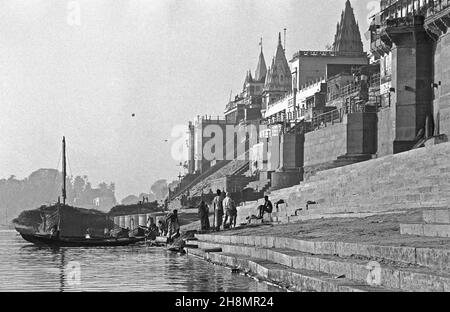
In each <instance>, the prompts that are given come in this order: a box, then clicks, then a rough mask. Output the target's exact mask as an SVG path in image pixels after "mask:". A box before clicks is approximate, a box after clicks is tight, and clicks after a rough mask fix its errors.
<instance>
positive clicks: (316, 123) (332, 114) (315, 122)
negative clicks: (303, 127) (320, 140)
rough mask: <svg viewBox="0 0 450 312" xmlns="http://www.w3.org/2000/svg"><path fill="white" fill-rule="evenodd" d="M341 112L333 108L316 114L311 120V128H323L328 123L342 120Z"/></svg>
mask: <svg viewBox="0 0 450 312" xmlns="http://www.w3.org/2000/svg"><path fill="white" fill-rule="evenodd" d="M342 117H343V116H342V112H341V110H340V109H335V110H332V111H329V112H326V113H324V114H320V115H318V116H314V117H313V118H312V120H311V130H316V129H320V128H325V127H327V125H329V124H332V125H333V124H335V123H340V122H342Z"/></svg>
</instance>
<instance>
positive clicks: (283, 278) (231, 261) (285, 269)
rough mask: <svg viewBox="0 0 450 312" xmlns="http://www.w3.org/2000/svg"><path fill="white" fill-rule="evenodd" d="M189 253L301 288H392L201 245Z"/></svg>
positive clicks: (301, 289)
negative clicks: (211, 251)
mask: <svg viewBox="0 0 450 312" xmlns="http://www.w3.org/2000/svg"><path fill="white" fill-rule="evenodd" d="M188 254H191V255H195V256H197V257H201V258H204V259H205V260H207V261H210V262H212V263H215V264H220V265H225V266H228V267H231V268H233V269H239V270H241V271H243V272H245V273H247V274H248V273H250V274H252V275H256V276H258V278H260V279H263V280H266V281H269V282H272V283H276V284H278V285H280V286H284V287H287V288H289V289H290V290H295V291H300V292H389V291H394V290H391V289H386V288H383V287H377V286H369V285H367V284H364V283H357V282H354V281H352V280H350V279H347V278H336V276H334V275H332V274H327V273H323V272H317V271H312V270H306V269H294V268H292V267H289V266H285V265H282V264H279V263H276V262H273V261H268V260H262V259H260V258H252V257H243V256H242V255H240V254H231V253H205V252H203V251H202V250H199V249H188Z"/></svg>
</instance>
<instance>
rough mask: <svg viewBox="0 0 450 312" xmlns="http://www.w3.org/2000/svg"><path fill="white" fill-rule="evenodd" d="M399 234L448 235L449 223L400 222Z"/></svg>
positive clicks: (449, 233)
mask: <svg viewBox="0 0 450 312" xmlns="http://www.w3.org/2000/svg"><path fill="white" fill-rule="evenodd" d="M400 234H402V235H416V236H427V237H443V238H448V237H450V224H438V223H434V224H432V223H410V224H400Z"/></svg>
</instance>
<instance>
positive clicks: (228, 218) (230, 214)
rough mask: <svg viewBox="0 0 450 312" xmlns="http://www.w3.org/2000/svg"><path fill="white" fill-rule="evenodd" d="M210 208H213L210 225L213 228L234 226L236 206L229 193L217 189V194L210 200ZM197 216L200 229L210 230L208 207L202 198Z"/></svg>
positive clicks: (217, 229)
mask: <svg viewBox="0 0 450 312" xmlns="http://www.w3.org/2000/svg"><path fill="white" fill-rule="evenodd" d="M212 208H213V209H214V219H213V226H212V228H213V229H214V230H216V231H220V229H221V227H223V228H224V229H225V228H233V227H236V219H237V208H236V203H235V201H234V200H233V199H232V198H231V195H230V193H225V192H222V191H221V190H217V195H216V197H214V199H213V201H212ZM199 216H200V223H201V230H202V231H208V230H210V229H211V225H210V222H209V207H208V205H207V204H206V203H205V201H204V200H202V202H201V204H200V207H199ZM228 222H229V223H228Z"/></svg>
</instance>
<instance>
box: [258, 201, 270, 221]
mask: <svg viewBox="0 0 450 312" xmlns="http://www.w3.org/2000/svg"><path fill="white" fill-rule="evenodd" d="M264 200H265V202H264V205H261V206H259V207H258V219H263V218H264V213H266V212H267V213H272V210H273V206H272V202H271V201H270V200H269V196H267V195H266V196H264Z"/></svg>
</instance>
